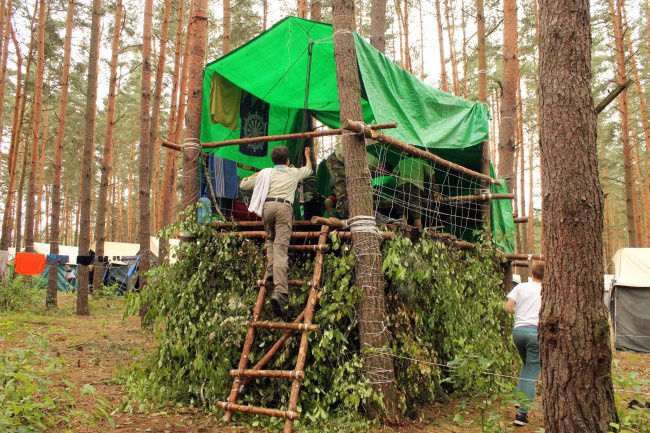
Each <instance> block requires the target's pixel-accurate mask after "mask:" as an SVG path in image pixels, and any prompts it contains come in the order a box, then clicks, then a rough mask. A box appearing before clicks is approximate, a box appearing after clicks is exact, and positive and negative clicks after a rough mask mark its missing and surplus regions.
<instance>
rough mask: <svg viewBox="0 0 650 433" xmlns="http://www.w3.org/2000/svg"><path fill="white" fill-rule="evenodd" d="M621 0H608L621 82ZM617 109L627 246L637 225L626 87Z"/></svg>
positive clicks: (632, 244) (633, 242) (623, 72)
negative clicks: (618, 113)
mask: <svg viewBox="0 0 650 433" xmlns="http://www.w3.org/2000/svg"><path fill="white" fill-rule="evenodd" d="M622 3H623V1H622V0H616V4H614V0H609V8H610V14H611V17H612V24H613V27H614V42H615V44H616V48H615V51H616V81H617V83H618V84H623V83H625V82H626V81H627V71H626V66H625V43H624V42H623V29H622V20H621V8H622ZM619 104H620V107H619V110H620V113H621V142H622V145H623V170H624V176H625V211H626V217H627V239H628V246H630V247H632V248H634V247H636V232H637V226H636V221H635V219H634V213H635V212H634V199H633V194H634V185H633V182H634V175H633V174H632V154H631V149H630V131H629V127H628V125H629V116H628V113H629V109H628V100H627V89H625V90H623V91H622V92H621V94H620V95H619Z"/></svg>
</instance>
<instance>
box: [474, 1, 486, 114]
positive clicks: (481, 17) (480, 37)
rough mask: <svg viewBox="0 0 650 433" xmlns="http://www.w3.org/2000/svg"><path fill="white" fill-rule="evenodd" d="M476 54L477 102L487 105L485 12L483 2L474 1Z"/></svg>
mask: <svg viewBox="0 0 650 433" xmlns="http://www.w3.org/2000/svg"><path fill="white" fill-rule="evenodd" d="M476 53H477V57H478V71H477V73H476V75H477V81H478V100H479V101H480V102H482V103H484V104H486V103H487V62H486V60H485V10H484V7H483V0H476Z"/></svg>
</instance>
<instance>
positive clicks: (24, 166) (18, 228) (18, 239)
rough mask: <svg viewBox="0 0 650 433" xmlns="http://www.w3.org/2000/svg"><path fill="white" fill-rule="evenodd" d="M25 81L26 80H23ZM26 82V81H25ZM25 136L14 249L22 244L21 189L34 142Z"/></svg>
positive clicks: (23, 187)
mask: <svg viewBox="0 0 650 433" xmlns="http://www.w3.org/2000/svg"><path fill="white" fill-rule="evenodd" d="M25 81H27V80H25ZM25 84H27V83H25ZM32 118H33V116H31V117H30V120H29V124H28V125H27V129H31V126H32V125H31V124H32V120H31V119H32ZM30 141H31V140H29V139H28V138H27V137H25V148H24V149H23V162H22V167H21V169H20V182H18V195H17V200H16V221H15V223H16V229H15V230H16V245H15V246H16V250H19V251H20V249H21V248H22V246H23V243H22V241H23V238H22V236H23V231H22V226H23V191H24V190H25V178H26V177H27V155H28V154H29V150H30V146H33V145H34V144H33V143H31V144H30Z"/></svg>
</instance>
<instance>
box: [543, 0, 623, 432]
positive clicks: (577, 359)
mask: <svg viewBox="0 0 650 433" xmlns="http://www.w3.org/2000/svg"><path fill="white" fill-rule="evenodd" d="M590 30H591V25H590V15H589V1H588V0H570V1H569V0H546V1H543V2H541V3H540V31H541V35H540V42H541V43H540V98H541V119H540V121H541V123H540V126H541V128H540V129H541V151H542V153H543V155H544V158H543V159H542V178H543V185H544V189H543V195H544V196H545V200H544V204H543V213H544V237H545V240H544V243H545V246H546V248H547V249H548V251H552V252H553V254H548V255H546V273H545V276H544V290H543V291H542V309H541V312H540V351H539V352H540V360H541V365H542V373H541V381H542V396H543V399H544V428H545V431H546V432H548V433H573V432H593V433H605V432H609V431H610V430H611V428H610V426H609V423H610V422H616V421H617V420H618V419H617V415H616V410H615V405H614V391H613V386H612V376H611V360H612V351H611V348H610V336H609V323H608V318H607V310H606V307H605V305H604V304H603V301H602V294H603V279H602V270H603V267H602V254H601V251H602V241H603V240H602V231H603V195H602V191H601V187H600V180H599V177H598V159H597V150H596V113H595V110H594V106H593V100H592V98H591V35H590ZM567 65H571V67H570V68H568V67H567ZM568 155H570V156H571V157H567V156H568Z"/></svg>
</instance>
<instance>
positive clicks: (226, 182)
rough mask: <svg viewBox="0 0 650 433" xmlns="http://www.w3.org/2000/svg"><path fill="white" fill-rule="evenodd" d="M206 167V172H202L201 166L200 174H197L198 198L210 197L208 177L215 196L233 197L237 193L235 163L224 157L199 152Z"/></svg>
mask: <svg viewBox="0 0 650 433" xmlns="http://www.w3.org/2000/svg"><path fill="white" fill-rule="evenodd" d="M201 157H202V158H203V159H204V161H205V166H206V167H207V169H208V170H207V173H204V172H203V166H201V176H199V181H200V185H199V198H201V197H203V196H206V197H212V192H211V191H210V186H209V185H208V179H209V181H210V182H211V183H212V189H213V190H214V196H215V198H228V199H234V198H237V196H238V195H239V178H238V177H237V163H236V162H235V161H231V160H230V159H224V158H221V157H218V156H214V155H210V154H209V153H203V154H201Z"/></svg>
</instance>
